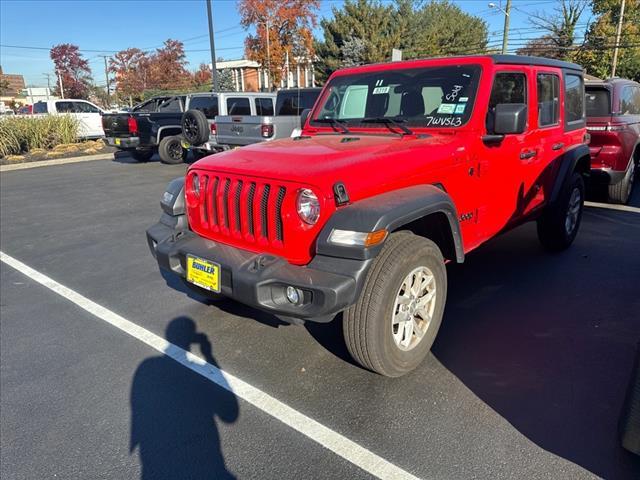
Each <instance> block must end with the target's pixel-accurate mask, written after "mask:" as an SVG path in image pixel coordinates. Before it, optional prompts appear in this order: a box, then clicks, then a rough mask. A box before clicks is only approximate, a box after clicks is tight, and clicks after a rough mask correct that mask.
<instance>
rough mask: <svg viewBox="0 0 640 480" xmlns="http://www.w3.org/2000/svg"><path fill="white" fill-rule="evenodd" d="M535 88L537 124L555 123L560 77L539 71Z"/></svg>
mask: <svg viewBox="0 0 640 480" xmlns="http://www.w3.org/2000/svg"><path fill="white" fill-rule="evenodd" d="M537 90H538V126H539V127H548V126H550V125H557V124H558V122H559V118H560V79H559V78H558V76H557V75H553V74H548V73H540V74H538V80H537Z"/></svg>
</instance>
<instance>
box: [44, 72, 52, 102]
mask: <svg viewBox="0 0 640 480" xmlns="http://www.w3.org/2000/svg"><path fill="white" fill-rule="evenodd" d="M42 75H44V76H45V77H47V100H49V91H50V90H51V74H50V73H43V74H42Z"/></svg>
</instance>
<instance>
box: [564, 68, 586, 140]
mask: <svg viewBox="0 0 640 480" xmlns="http://www.w3.org/2000/svg"><path fill="white" fill-rule="evenodd" d="M564 109H565V123H566V124H567V125H572V124H573V125H574V126H575V127H576V128H580V126H581V124H582V123H584V83H583V81H582V77H581V76H580V75H573V74H571V73H568V74H566V75H565V76H564Z"/></svg>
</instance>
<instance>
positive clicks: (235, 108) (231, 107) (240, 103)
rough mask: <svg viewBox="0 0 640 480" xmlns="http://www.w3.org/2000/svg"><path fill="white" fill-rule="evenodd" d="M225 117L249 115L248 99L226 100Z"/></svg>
mask: <svg viewBox="0 0 640 480" xmlns="http://www.w3.org/2000/svg"><path fill="white" fill-rule="evenodd" d="M227 115H251V105H250V104H249V99H248V98H238V97H235V98H234V97H231V98H227Z"/></svg>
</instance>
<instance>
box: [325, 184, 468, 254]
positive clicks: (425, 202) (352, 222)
mask: <svg viewBox="0 0 640 480" xmlns="http://www.w3.org/2000/svg"><path fill="white" fill-rule="evenodd" d="M434 213H442V214H444V215H445V216H446V217H447V220H448V222H449V227H450V228H451V236H452V238H453V242H454V248H455V252H456V260H457V261H458V262H462V261H463V260H464V249H463V244H462V234H461V233H460V225H459V223H458V213H457V210H456V207H455V205H454V203H453V200H452V199H451V197H450V196H449V195H448V194H447V193H446V192H445V191H443V190H442V189H440V188H438V187H436V186H434V185H416V186H413V187H407V188H402V189H400V190H394V191H392V192H387V193H382V194H380V195H375V196H373V197H369V198H365V199H364V200H359V201H357V202H355V203H353V204H351V205H349V206H346V207H342V208H340V209H339V210H338V211H336V212H335V213H334V214H333V215H332V216H331V218H330V219H329V220H328V221H327V223H326V224H325V225H324V227H323V228H322V231H321V232H320V235H319V236H318V241H317V244H316V252H317V253H318V254H319V255H326V256H331V257H340V258H353V259H357V260H367V259H370V258H374V257H375V256H377V255H378V253H379V252H380V250H381V249H382V244H380V245H376V246H374V247H370V248H364V247H362V246H351V245H350V246H347V245H335V244H332V243H330V242H329V236H330V235H331V232H332V231H333V230H334V229H339V230H352V231H358V232H374V231H376V230H381V229H386V230H388V231H389V232H393V231H394V230H397V229H399V228H400V227H402V226H403V225H407V224H409V223H411V222H413V221H414V220H417V219H419V218H423V217H425V216H427V215H430V214H434Z"/></svg>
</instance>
